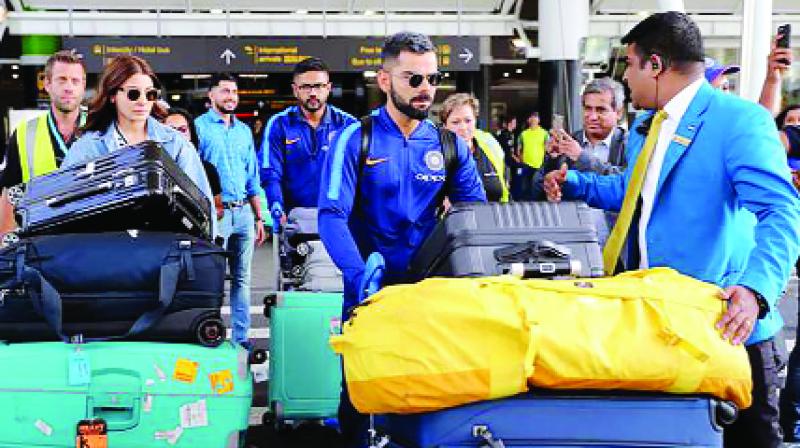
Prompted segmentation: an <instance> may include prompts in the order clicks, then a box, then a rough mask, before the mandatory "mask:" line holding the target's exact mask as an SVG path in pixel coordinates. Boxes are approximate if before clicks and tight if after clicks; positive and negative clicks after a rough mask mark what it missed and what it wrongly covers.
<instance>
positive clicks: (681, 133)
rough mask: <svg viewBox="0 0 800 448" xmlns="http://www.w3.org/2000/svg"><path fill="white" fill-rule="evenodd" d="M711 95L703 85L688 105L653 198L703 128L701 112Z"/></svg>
mask: <svg viewBox="0 0 800 448" xmlns="http://www.w3.org/2000/svg"><path fill="white" fill-rule="evenodd" d="M713 94H714V91H713V88H712V87H711V86H710V85H709V84H708V83H703V85H702V86H700V89H699V90H698V91H697V94H696V95H695V96H694V98H693V99H692V102H691V103H689V107H688V108H687V109H686V112H685V113H684V114H683V117H682V118H681V122H680V123H679V124H678V129H677V130H676V131H675V135H674V136H673V137H672V141H670V143H669V146H668V147H667V153H666V154H664V163H663V164H662V166H661V175H660V176H659V177H658V185H657V186H656V193H655V197H658V195H659V193H660V192H661V188H662V187H663V186H664V183H665V182H666V181H667V179H668V178H669V176H670V174H671V173H672V171H673V170H674V169H675V166H677V164H678V162H680V160H681V158H683V156H684V154H686V151H688V150H689V148H690V147H691V146H692V143H693V142H694V138H695V135H697V132H698V131H699V130H700V128H701V127H702V126H703V121H704V119H703V112H705V110H706V108H707V107H708V104H709V102H710V101H711V97H712V95H713Z"/></svg>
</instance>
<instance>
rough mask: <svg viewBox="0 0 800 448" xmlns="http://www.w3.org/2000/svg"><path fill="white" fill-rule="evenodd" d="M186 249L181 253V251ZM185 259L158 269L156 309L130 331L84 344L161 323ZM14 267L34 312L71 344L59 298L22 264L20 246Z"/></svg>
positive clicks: (179, 259) (181, 258) (43, 280)
mask: <svg viewBox="0 0 800 448" xmlns="http://www.w3.org/2000/svg"><path fill="white" fill-rule="evenodd" d="M183 250H185V249H181V251H183ZM183 259H184V257H178V260H175V261H169V262H165V263H164V264H162V265H161V273H160V278H159V286H158V306H157V307H155V308H153V309H151V310H149V311H146V312H145V313H144V314H142V315H141V316H139V318H138V319H136V321H135V322H134V323H133V325H132V326H131V328H130V329H129V330H128V331H127V332H126V333H125V334H123V335H117V336H107V337H100V338H84V339H83V340H84V341H85V342H92V341H108V340H112V339H124V338H128V337H131V336H135V335H137V334H139V333H142V332H144V331H146V330H148V329H149V328H150V327H152V326H153V325H154V324H155V323H156V322H158V321H159V320H161V318H162V317H163V316H164V313H165V312H166V310H167V308H169V306H170V305H171V304H172V300H173V299H174V298H175V291H176V290H177V288H178V280H179V279H180V276H181V273H182V272H183V271H185V270H186V265H185V264H184V262H183ZM17 267H18V268H19V269H21V271H22V272H21V276H22V281H23V284H24V285H25V288H26V289H27V290H28V291H29V293H30V296H31V299H32V303H33V309H34V310H35V311H36V312H37V313H38V314H39V315H40V316H42V317H44V319H45V321H47V323H48V324H49V325H50V327H51V328H52V329H53V330H55V332H56V334H57V335H58V336H59V337H60V338H61V340H63V341H64V342H70V337H68V336H66V335H64V331H63V324H64V315H63V313H62V309H61V294H59V292H58V290H56V288H55V287H53V285H52V284H51V283H50V282H49V281H47V279H45V278H44V277H43V276H42V274H41V272H39V271H38V270H37V269H34V268H32V267H30V266H28V265H26V264H25V245H21V246H20V247H19V249H18V250H17Z"/></svg>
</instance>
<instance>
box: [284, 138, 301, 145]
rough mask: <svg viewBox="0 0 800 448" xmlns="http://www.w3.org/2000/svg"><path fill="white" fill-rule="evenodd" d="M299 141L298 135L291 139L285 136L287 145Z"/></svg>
mask: <svg viewBox="0 0 800 448" xmlns="http://www.w3.org/2000/svg"><path fill="white" fill-rule="evenodd" d="M299 141H300V137H297V138H293V139H291V140H289V139H288V138H287V139H286V144H287V145H293V144H295V143H297V142H299Z"/></svg>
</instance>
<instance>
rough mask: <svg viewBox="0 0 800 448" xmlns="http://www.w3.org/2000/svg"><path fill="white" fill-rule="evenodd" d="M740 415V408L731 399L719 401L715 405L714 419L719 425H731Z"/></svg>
mask: <svg viewBox="0 0 800 448" xmlns="http://www.w3.org/2000/svg"><path fill="white" fill-rule="evenodd" d="M738 417H739V408H737V407H736V405H735V404H733V403H731V402H730V401H717V402H716V405H715V406H714V420H715V421H716V423H717V424H718V425H719V426H723V427H724V426H730V425H731V424H733V422H735V421H736V419H737V418H738Z"/></svg>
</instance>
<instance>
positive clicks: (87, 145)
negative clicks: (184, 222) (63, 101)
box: [62, 117, 217, 235]
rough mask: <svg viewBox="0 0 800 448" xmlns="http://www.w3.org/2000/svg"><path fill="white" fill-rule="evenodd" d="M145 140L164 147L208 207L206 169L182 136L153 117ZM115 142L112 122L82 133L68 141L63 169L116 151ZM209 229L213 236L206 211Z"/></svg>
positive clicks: (211, 201)
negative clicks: (201, 194) (206, 201)
mask: <svg viewBox="0 0 800 448" xmlns="http://www.w3.org/2000/svg"><path fill="white" fill-rule="evenodd" d="M147 139H148V140H152V141H154V142H158V143H160V144H161V145H162V146H163V147H164V150H165V151H166V152H167V154H169V155H170V156H171V157H172V158H173V159H174V160H175V162H176V163H177V164H178V166H179V167H180V168H181V169H182V170H183V172H184V173H186V175H187V176H189V178H190V179H192V180H193V181H194V183H195V184H196V185H197V187H198V188H199V189H200V191H202V192H203V194H204V195H205V196H206V198H208V204H209V207H211V206H213V204H214V197H213V195H212V194H211V187H210V186H209V184H208V178H207V177H206V171H205V169H203V162H202V161H201V160H200V156H199V155H198V154H197V151H196V150H195V148H194V146H192V144H191V143H190V142H188V141H187V140H186V139H185V138H183V136H182V135H180V134H179V133H178V132H177V131H176V130H174V129H172V128H171V127H169V126H165V125H163V124H161V123H159V122H158V121H157V120H156V119H154V118H153V117H148V118H147ZM117 149H119V144H118V143H117V139H116V137H115V132H114V124H113V123H112V124H111V125H110V126H109V127H108V129H106V130H105V132H102V133H101V132H98V131H89V132H86V133H85V134H83V135H82V136H81V138H79V139H78V141H76V142H75V143H73V144H72V146H71V147H70V149H69V151H68V152H67V155H66V157H65V158H64V163H63V164H62V167H63V168H66V167H69V166H73V165H77V164H79V163H83V162H86V161H88V160H91V159H96V158H98V157H102V156H104V155H107V154H109V153H111V152H112V151H116V150H117ZM210 213H211V214H210V215H209V216H210V217H212V219H211V231H212V234H213V235H216V221H217V220H216V219H213V217H214V213H213V212H210Z"/></svg>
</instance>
